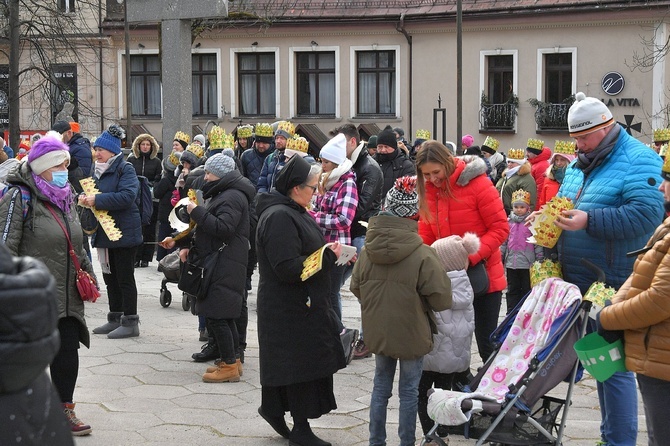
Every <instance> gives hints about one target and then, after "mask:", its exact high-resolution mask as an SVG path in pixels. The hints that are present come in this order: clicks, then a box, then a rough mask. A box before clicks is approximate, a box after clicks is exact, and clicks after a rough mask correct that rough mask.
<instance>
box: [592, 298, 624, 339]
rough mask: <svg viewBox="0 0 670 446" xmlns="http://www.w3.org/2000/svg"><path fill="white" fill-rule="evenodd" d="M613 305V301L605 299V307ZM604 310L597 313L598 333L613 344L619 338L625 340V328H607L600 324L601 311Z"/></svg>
mask: <svg viewBox="0 0 670 446" xmlns="http://www.w3.org/2000/svg"><path fill="white" fill-rule="evenodd" d="M610 305H612V302H611V301H609V300H606V301H605V307H609V306H610ZM601 312H602V310H600V311H599V312H598V313H597V314H596V327H597V330H598V334H599V335H600V336H602V337H603V339H605V340H606V341H607V342H608V343H610V344H613V343H615V342H616V341H618V340H619V339H621V340H623V330H607V329H605V328H603V326H602V325H600V313H601Z"/></svg>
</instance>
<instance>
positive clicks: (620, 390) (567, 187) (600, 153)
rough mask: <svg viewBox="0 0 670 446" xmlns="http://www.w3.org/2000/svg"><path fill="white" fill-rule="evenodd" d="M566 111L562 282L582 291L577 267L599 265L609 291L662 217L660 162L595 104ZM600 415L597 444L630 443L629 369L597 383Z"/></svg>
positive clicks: (584, 285) (585, 102)
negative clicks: (573, 153) (570, 149)
mask: <svg viewBox="0 0 670 446" xmlns="http://www.w3.org/2000/svg"><path fill="white" fill-rule="evenodd" d="M575 98H576V101H575V103H574V104H573V105H572V106H571V107H570V110H569V112H568V127H569V131H570V136H571V137H573V138H575V141H576V144H577V158H576V159H575V160H574V161H573V162H572V163H571V164H570V165H569V166H568V168H567V169H566V173H565V178H564V180H563V183H562V185H561V188H560V189H559V191H558V195H559V196H561V197H567V198H569V199H570V200H572V202H573V203H574V209H573V210H570V211H563V212H562V214H561V216H560V217H558V218H557V220H556V222H555V224H556V226H558V227H559V228H561V229H563V232H562V234H561V236H560V238H559V240H558V245H557V247H558V254H559V260H560V261H561V264H562V267H563V278H564V279H565V280H566V281H568V282H571V283H574V284H575V285H577V286H578V287H579V288H580V290H581V291H582V293H585V292H586V291H587V289H588V288H589V286H590V285H591V284H592V283H593V282H594V281H596V277H595V276H594V274H593V273H592V272H590V271H589V270H587V269H586V268H584V267H583V266H582V265H581V264H580V260H581V259H582V258H585V259H588V260H590V261H592V262H593V263H595V264H596V265H597V266H599V267H600V268H602V269H603V270H604V271H605V273H606V275H607V280H606V282H607V285H609V286H612V287H614V288H615V289H616V288H619V287H621V285H622V284H623V283H624V282H625V281H626V279H627V278H628V276H629V275H630V274H631V272H632V271H633V263H634V261H635V257H628V256H627V255H626V254H627V253H628V252H631V251H635V250H637V249H640V248H642V247H643V246H645V244H646V242H647V240H648V239H649V238H650V237H651V235H652V233H653V232H654V229H655V228H656V227H657V226H658V225H659V224H660V223H661V222H662V220H663V195H662V194H661V192H660V191H659V190H658V187H659V185H660V184H661V181H662V179H661V177H660V172H661V165H662V161H661V158H660V157H659V156H658V155H657V154H656V153H655V152H654V151H653V150H650V149H649V148H648V147H646V146H645V145H644V144H642V143H641V142H640V141H638V140H636V139H635V138H633V137H631V136H630V135H629V134H628V133H626V132H625V131H624V130H623V129H622V128H621V126H620V125H619V124H618V123H617V122H616V121H615V120H614V118H613V116H612V112H611V111H610V110H609V109H608V108H607V106H606V105H605V104H604V103H603V102H602V101H600V100H599V99H596V98H592V97H586V95H584V93H581V92H580V93H577V94H576V95H575ZM598 397H599V399H600V411H601V416H602V421H601V426H600V431H601V440H602V441H601V443H602V444H604V445H610V446H621V445H626V446H634V445H635V444H636V437H637V391H636V387H635V377H634V376H633V373H632V372H617V373H615V374H614V375H613V376H612V377H611V378H610V379H608V380H607V381H605V382H603V383H600V382H599V383H598Z"/></svg>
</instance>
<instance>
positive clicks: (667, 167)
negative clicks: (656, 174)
mask: <svg viewBox="0 0 670 446" xmlns="http://www.w3.org/2000/svg"><path fill="white" fill-rule="evenodd" d="M665 149H666V151H667V149H668V147H667V145H666V147H665ZM659 155H660V156H665V154H663V155H661V154H660V153H659ZM661 170H662V172H663V173H664V174H667V175H668V176H670V156H665V159H664V160H663V167H662V168H661ZM664 176H665V175H664Z"/></svg>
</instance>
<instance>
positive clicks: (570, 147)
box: [554, 140, 576, 155]
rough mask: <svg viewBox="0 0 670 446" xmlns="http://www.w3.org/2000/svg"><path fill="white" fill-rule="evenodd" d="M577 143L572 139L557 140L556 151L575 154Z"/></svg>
mask: <svg viewBox="0 0 670 446" xmlns="http://www.w3.org/2000/svg"><path fill="white" fill-rule="evenodd" d="M575 147H576V146H575V143H574V142H572V141H561V140H557V141H556V144H555V145H554V153H562V154H564V155H574V154H575Z"/></svg>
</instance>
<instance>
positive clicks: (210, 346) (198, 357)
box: [191, 340, 221, 362]
mask: <svg viewBox="0 0 670 446" xmlns="http://www.w3.org/2000/svg"><path fill="white" fill-rule="evenodd" d="M219 356H221V354H220V353H219V347H218V346H217V345H216V343H214V342H212V341H211V340H210V341H209V342H208V343H207V344H205V345H203V346H202V350H201V351H200V353H193V354H192V355H191V358H193V360H194V361H195V362H207V361H213V360H215V359H218V358H219Z"/></svg>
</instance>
